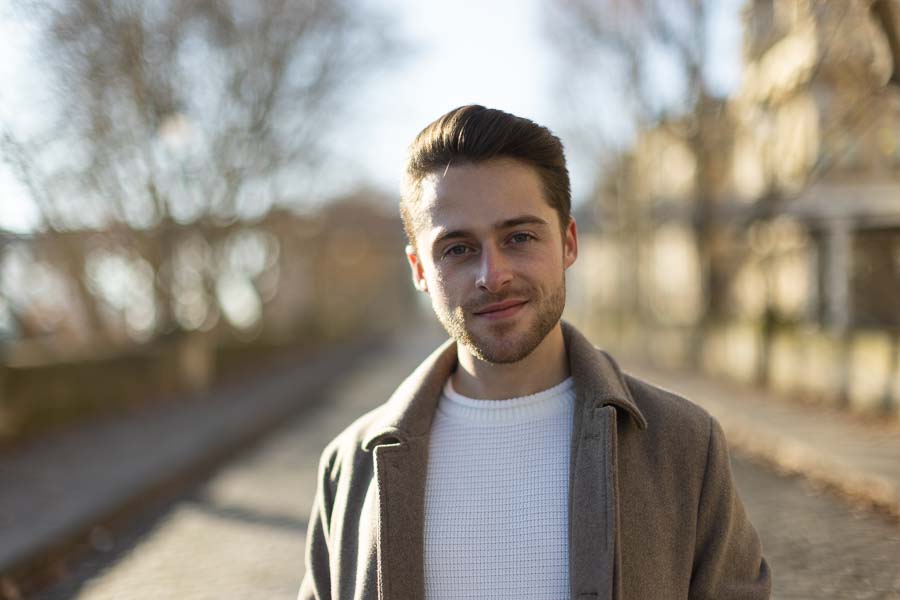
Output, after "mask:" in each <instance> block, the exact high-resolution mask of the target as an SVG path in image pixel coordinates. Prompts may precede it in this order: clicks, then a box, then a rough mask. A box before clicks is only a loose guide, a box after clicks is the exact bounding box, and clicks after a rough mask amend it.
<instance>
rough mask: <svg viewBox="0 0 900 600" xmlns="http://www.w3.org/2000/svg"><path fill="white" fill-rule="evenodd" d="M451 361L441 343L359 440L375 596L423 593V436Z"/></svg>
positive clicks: (450, 351) (450, 347) (393, 598)
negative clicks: (373, 528)
mask: <svg viewBox="0 0 900 600" xmlns="http://www.w3.org/2000/svg"><path fill="white" fill-rule="evenodd" d="M455 366H456V345H455V344H454V343H452V342H449V341H448V342H447V343H445V344H443V345H442V346H441V347H440V348H438V349H437V350H435V351H434V352H433V353H432V354H431V356H429V357H428V358H427V359H425V361H424V362H423V363H422V364H421V365H420V366H419V367H418V368H417V369H416V370H415V371H414V372H413V373H412V375H410V376H409V377H408V378H407V379H406V381H404V382H403V383H402V384H401V385H400V387H399V388H397V391H396V392H394V394H393V395H392V396H391V398H390V399H389V400H388V401H387V403H386V404H385V406H384V414H383V415H382V417H381V418H380V419H378V421H377V423H375V424H373V426H372V427H371V428H370V430H369V431H368V432H367V434H366V436H365V438H364V440H363V449H364V450H367V451H371V452H372V453H373V455H374V463H375V477H376V479H377V482H378V487H377V490H378V494H377V497H378V532H377V547H376V551H377V558H378V597H379V598H380V599H381V600H397V599H403V598H424V597H425V569H424V564H423V562H422V559H423V553H424V545H425V540H424V526H425V481H426V475H427V467H428V439H429V432H430V429H431V421H432V418H433V417H434V412H435V410H436V408H437V403H438V400H439V398H440V392H441V388H442V387H443V385H444V382H445V381H446V380H447V377H449V375H450V373H451V372H452V371H453V369H454V368H455Z"/></svg>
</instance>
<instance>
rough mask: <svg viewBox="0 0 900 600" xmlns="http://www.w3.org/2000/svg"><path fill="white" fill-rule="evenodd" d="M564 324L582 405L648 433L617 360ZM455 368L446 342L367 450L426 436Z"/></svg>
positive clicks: (398, 398) (390, 410)
mask: <svg viewBox="0 0 900 600" xmlns="http://www.w3.org/2000/svg"><path fill="white" fill-rule="evenodd" d="M561 324H562V330H563V339H564V340H565V344H566V351H567V353H568V358H569V369H570V371H571V374H572V378H573V379H574V382H575V389H576V391H577V392H576V393H577V399H578V401H579V403H591V404H592V406H593V407H594V408H601V407H603V406H612V407H613V408H615V409H617V410H619V411H623V412H624V413H625V414H627V415H629V416H630V417H631V418H632V419H634V421H635V422H636V423H637V425H638V427H639V428H640V429H646V427H647V420H646V418H645V417H644V415H643V413H642V412H641V410H640V408H638V406H637V404H636V403H635V401H634V398H633V397H632V395H631V392H630V391H629V389H628V386H627V385H626V383H625V380H624V377H623V375H622V372H621V371H620V370H619V366H618V365H617V364H616V362H615V361H614V360H613V359H612V358H611V357H610V356H609V354H607V353H606V352H604V351H603V350H600V349H598V348H596V347H594V346H593V344H591V343H590V342H589V341H588V340H587V338H585V337H584V336H583V335H582V334H581V333H580V332H579V331H578V330H577V329H575V327H573V326H572V325H570V324H569V323H567V322H565V321H563V322H562V323H561ZM455 368H456V342H454V341H453V340H447V341H446V342H444V343H443V344H442V345H441V346H440V347H439V348H437V350H435V351H434V352H432V353H431V355H430V356H429V357H428V358H426V359H425V360H424V361H423V362H422V364H420V365H419V367H418V368H416V370H415V371H413V373H412V374H411V375H410V376H409V377H407V378H406V380H405V381H404V382H403V383H402V384H401V385H400V387H398V388H397V390H396V391H395V392H394V393H393V394H392V395H391V397H390V399H389V400H388V401H387V403H386V404H385V405H384V406H383V407H382V409H381V414H380V415H379V416H378V417H377V418H376V419H374V420H373V421H372V423H371V424H370V425H369V427H368V428H367V430H366V433H365V435H364V436H363V449H364V450H366V451H371V450H372V449H373V448H375V447H376V446H378V445H379V444H381V443H383V442H390V443H400V444H401V445H402V444H405V443H407V442H408V441H409V439H411V438H419V437H427V436H428V433H429V431H430V429H431V421H432V419H433V417H434V413H435V410H436V409H437V403H438V400H439V398H440V393H441V390H442V389H443V386H444V382H446V381H447V377H449V376H450V374H451V373H452V372H453V370H454V369H455Z"/></svg>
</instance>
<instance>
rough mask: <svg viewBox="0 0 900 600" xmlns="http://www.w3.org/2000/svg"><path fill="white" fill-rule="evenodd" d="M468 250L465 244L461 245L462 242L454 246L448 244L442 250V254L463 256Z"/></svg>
mask: <svg viewBox="0 0 900 600" xmlns="http://www.w3.org/2000/svg"><path fill="white" fill-rule="evenodd" d="M468 251H469V248H468V247H467V246H463V245H462V244H456V245H454V246H450V247H449V248H447V249H446V250H445V251H444V256H463V255H465V254H466V253H467V252H468Z"/></svg>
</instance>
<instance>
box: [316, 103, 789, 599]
mask: <svg viewBox="0 0 900 600" xmlns="http://www.w3.org/2000/svg"><path fill="white" fill-rule="evenodd" d="M569 208H570V199H569V178H568V172H567V170H566V165H565V159H564V156H563V149H562V145H561V143H560V141H559V139H557V138H556V137H555V136H554V135H553V134H552V133H550V131H549V130H547V129H546V128H544V127H541V126H539V125H537V124H535V123H533V122H531V121H529V120H527V119H522V118H519V117H515V116H513V115H510V114H507V113H504V112H501V111H498V110H491V109H486V108H484V107H481V106H464V107H461V108H458V109H456V110H453V111H451V112H449V113H447V114H446V115H444V116H443V117H441V118H440V119H438V120H437V121H435V122H434V123H432V124H431V125H429V126H428V127H426V128H425V129H424V130H423V131H422V132H421V133H420V134H419V136H418V137H417V138H416V140H415V142H414V143H413V145H412V147H411V150H410V157H409V162H408V164H407V173H406V182H405V187H404V192H403V196H402V200H401V214H402V217H403V222H404V226H405V228H406V232H407V235H408V237H409V242H410V245H409V246H407V249H406V255H407V259H408V261H409V265H410V267H411V270H412V278H413V282H414V284H415V285H416V287H417V288H418V289H419V290H421V291H422V292H424V293H426V294H428V296H429V297H430V299H431V303H432V306H433V308H434V312H435V314H436V315H437V318H438V319H439V320H440V322H441V323H442V324H443V325H444V327H445V328H446V330H447V332H448V333H449V334H450V338H451V339H450V340H449V341H448V342H447V343H445V344H444V345H443V346H441V347H440V348H438V349H437V350H436V351H435V352H434V353H433V354H432V355H431V356H430V357H428V358H427V359H425V362H423V363H422V364H421V365H420V366H419V367H418V369H416V371H415V372H414V373H413V374H412V375H411V376H410V377H409V378H408V379H407V380H406V381H405V382H404V383H403V384H402V385H401V386H400V387H399V388H398V389H397V391H396V392H395V393H394V394H393V396H392V397H391V398H390V399H389V400H388V402H387V403H385V404H384V405H382V406H380V407H379V408H377V409H375V410H374V411H372V412H370V413H369V414H367V415H365V416H363V417H362V418H361V419H359V420H358V421H356V422H355V423H354V424H353V425H351V426H350V427H349V428H348V429H346V430H345V431H344V432H343V433H342V434H341V435H339V436H338V437H337V438H336V439H335V440H334V441H333V442H332V443H331V444H329V446H328V447H327V448H326V449H325V452H324V454H323V456H322V460H321V463H320V468H319V482H318V491H317V495H316V502H315V506H314V509H313V512H312V515H311V517H310V522H309V535H308V542H307V556H306V575H305V577H304V580H303V583H302V585H301V589H300V595H299V597H300V598H301V599H307V598H318V599H324V598H332V599H335V600H337V599H342V600H343V599H346V600H350V599H351V598H353V599H356V598H382V599H385V598H387V599H391V600H415V599H420V598H427V599H429V600H433V599H444V598H447V599H450V598H453V599H461V598H473V599H474V598H479V599H497V598H516V599H523V598H542V599H547V600H559V599H562V598H572V599H587V598H590V599H596V600H606V599H610V598H622V599H625V598H627V599H652V600H658V599H665V598H709V599H717V600H725V599H732V598H733V599H738V598H740V599H757V598H767V597H768V596H769V590H770V585H771V582H770V574H769V569H768V566H767V565H766V562H765V560H764V559H763V557H762V554H761V548H760V543H759V539H758V537H757V534H756V532H755V530H754V529H753V527H752V525H751V524H750V522H749V520H748V519H747V516H746V514H745V512H744V508H743V506H742V504H741V501H740V499H739V498H738V496H737V492H736V491H735V488H734V483H733V481H732V477H731V471H730V467H729V462H728V453H727V450H726V446H725V440H724V436H723V433H722V430H721V428H720V427H719V425H718V424H717V423H716V422H715V421H714V420H713V419H712V418H711V417H710V416H709V415H708V414H707V413H706V412H704V411H703V410H702V409H700V408H698V407H697V406H695V405H693V404H691V403H690V402H688V401H687V400H684V399H682V398H679V397H677V396H675V395H673V394H671V393H669V392H666V391H663V390H660V389H658V388H655V387H653V386H651V385H650V384H648V383H645V382H643V381H640V380H638V379H636V378H634V377H631V376H628V375H624V374H623V373H622V372H621V371H620V370H619V368H618V366H617V365H616V363H615V362H614V361H613V360H612V359H611V358H610V357H609V356H608V355H607V354H605V353H604V352H602V351H600V350H598V349H596V348H595V347H594V346H593V345H592V344H591V343H590V342H588V341H587V340H586V339H585V338H584V337H583V336H582V335H581V334H580V333H579V332H578V331H576V330H575V329H574V328H573V327H571V326H569V325H568V324H566V323H563V322H561V321H560V316H561V315H562V312H563V307H564V305H565V297H566V290H565V271H566V269H567V268H568V267H569V266H571V265H572V263H574V261H575V258H576V256H577V254H578V238H577V231H576V227H575V221H574V220H573V219H572V218H571V216H570V215H569Z"/></svg>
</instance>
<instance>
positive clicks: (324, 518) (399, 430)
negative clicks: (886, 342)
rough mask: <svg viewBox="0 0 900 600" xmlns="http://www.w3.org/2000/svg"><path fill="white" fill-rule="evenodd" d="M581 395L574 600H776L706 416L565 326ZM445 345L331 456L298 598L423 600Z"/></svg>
mask: <svg viewBox="0 0 900 600" xmlns="http://www.w3.org/2000/svg"><path fill="white" fill-rule="evenodd" d="M563 334H564V338H565V342H566V348H567V352H568V359H569V364H570V370H571V374H572V378H573V379H574V383H575V389H576V404H575V416H574V422H573V428H574V429H573V431H572V452H571V465H570V477H569V580H570V591H571V598H572V599H575V600H588V599H591V600H605V599H607V598H615V599H623V600H624V599H627V600H637V599H647V600H665V599H669V598H672V599H679V598H691V599H710V600H739V599H740V600H755V599H759V598H768V597H769V595H770V588H771V574H770V571H769V567H768V565H767V564H766V562H765V560H764V559H763V556H762V550H761V547H760V542H759V537H758V536H757V533H756V531H755V530H754V528H753V526H752V525H751V524H750V521H749V520H748V518H747V515H746V513H745V511H744V507H743V505H742V504H741V501H740V499H739V498H738V495H737V492H736V490H735V487H734V482H733V481H732V476H731V468H730V466H729V459H728V451H727V448H726V445H725V437H724V434H723V433H722V429H721V428H720V427H719V424H718V423H717V422H716V421H715V420H714V419H713V418H712V417H710V415H709V414H707V413H706V412H705V411H704V410H703V409H701V408H699V407H698V406H696V405H694V404H692V403H690V402H688V401H687V400H685V399H683V398H680V397H678V396H676V395H674V394H672V393H670V392H667V391H664V390H661V389H659V388H656V387H653V386H652V385H650V384H648V383H646V382H644V381H641V380H639V379H637V378H634V377H631V376H629V375H625V374H623V373H622V372H621V371H620V370H619V367H618V366H617V365H616V363H615V362H614V361H613V360H612V358H610V357H609V355H607V354H606V353H604V352H603V351H601V350H598V349H596V348H595V347H594V346H593V345H592V344H591V343H590V342H588V341H587V340H586V339H585V338H584V337H583V336H582V335H581V334H580V333H579V332H578V331H577V330H575V328H573V327H571V326H570V325H568V324H566V323H563ZM455 367H456V346H455V344H454V343H453V342H449V341H448V342H447V343H445V344H444V345H443V346H441V347H440V348H438V349H437V350H436V351H435V352H434V353H433V354H432V355H431V356H430V357H428V358H427V359H426V360H425V361H424V362H423V363H422V364H421V365H420V366H419V367H418V368H417V369H416V370H415V371H414V372H413V373H412V375H410V376H409V378H408V379H407V380H406V381H405V382H404V383H403V384H402V385H401V386H400V387H399V388H398V389H397V391H396V392H394V394H393V395H392V396H391V398H390V399H389V400H388V402H387V403H385V404H383V405H382V406H380V407H378V408H376V409H375V410H373V411H371V412H370V413H368V414H366V415H365V416H363V417H361V418H360V419H358V420H357V421H356V422H355V423H353V424H352V425H350V427H348V428H347V429H346V430H345V431H344V432H343V433H341V434H340V435H339V436H338V437H337V438H335V439H334V441H332V442H331V443H330V444H329V445H328V447H327V448H326V449H325V451H324V453H323V454H322V459H321V461H320V464H319V481H318V489H317V492H316V499H315V505H314V507H313V510H312V514H311V516H310V521H309V530H308V536H307V548H306V573H305V576H304V578H303V582H302V584H301V587H300V593H299V598H300V599H301V600H307V599H313V598H315V599H326V598H327V599H333V600H351V599H354V600H355V599H360V600H361V599H369V598H372V599H375V598H378V599H382V600H384V599H389V600H416V599H422V598H424V589H425V584H424V568H423V559H422V553H423V546H424V536H423V526H424V504H425V476H426V469H427V463H428V441H429V430H430V427H431V420H432V417H433V415H434V412H435V410H436V407H437V402H438V399H439V396H440V393H441V389H442V387H443V385H444V382H445V380H446V379H447V377H448V376H449V375H450V373H451V372H452V371H453V369H454V368H455Z"/></svg>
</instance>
